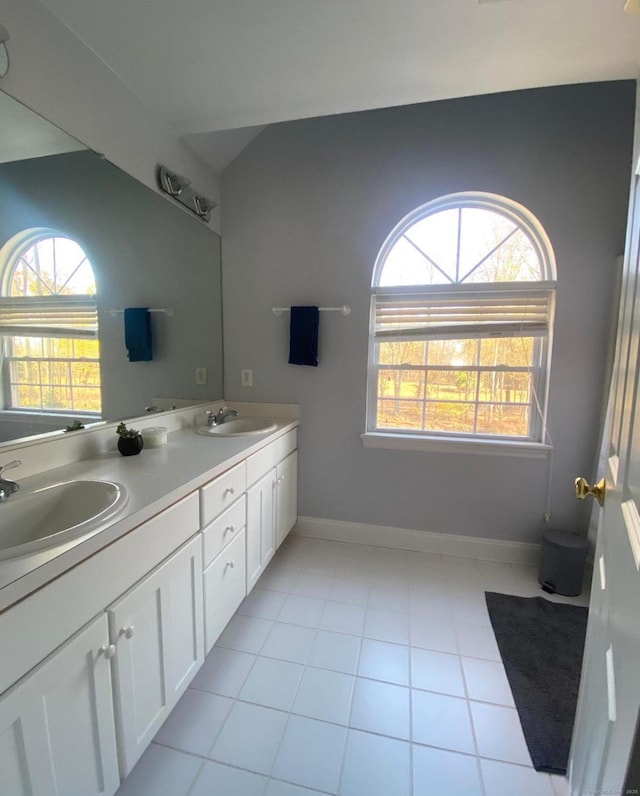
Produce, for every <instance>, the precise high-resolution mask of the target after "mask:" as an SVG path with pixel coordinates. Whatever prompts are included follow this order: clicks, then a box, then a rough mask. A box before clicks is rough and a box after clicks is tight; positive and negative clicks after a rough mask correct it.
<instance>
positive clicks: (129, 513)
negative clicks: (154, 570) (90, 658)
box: [0, 418, 298, 611]
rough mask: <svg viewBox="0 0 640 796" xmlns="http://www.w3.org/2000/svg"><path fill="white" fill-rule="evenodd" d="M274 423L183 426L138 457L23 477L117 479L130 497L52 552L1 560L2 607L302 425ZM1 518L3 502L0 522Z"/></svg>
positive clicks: (104, 457) (29, 485) (34, 484)
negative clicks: (222, 429)
mask: <svg viewBox="0 0 640 796" xmlns="http://www.w3.org/2000/svg"><path fill="white" fill-rule="evenodd" d="M273 422H275V423H276V430H275V431H273V432H271V433H270V434H266V435H264V436H259V437H258V436H244V437H207V436H203V435H199V434H196V432H195V430H194V429H191V428H189V429H182V430H180V431H174V432H173V433H170V434H169V435H168V442H167V445H166V446H165V447H162V448H151V449H144V450H143V451H142V453H140V454H139V455H137V456H121V455H120V454H119V453H118V452H117V451H113V452H109V453H104V454H101V455H98V456H95V457H93V458H90V459H82V460H80V461H77V462H74V463H72V464H68V465H65V466H64V467H58V468H55V469H52V470H48V471H46V472H44V473H40V474H39V475H34V476H31V477H30V478H25V479H24V480H22V481H20V486H21V490H22V491H23V492H30V491H32V490H34V489H39V488H41V487H43V486H48V485H50V484H55V483H59V482H61V481H73V480H76V479H98V480H108V481H115V482H117V483H118V484H121V485H122V486H124V487H125V489H126V490H127V494H128V500H127V502H126V504H125V505H124V506H123V508H122V509H121V510H120V512H119V513H118V514H117V515H116V516H115V517H113V518H112V519H111V520H110V521H109V522H108V523H107V524H105V526H103V527H102V528H97V529H95V530H92V531H91V532H89V533H88V534H85V535H84V536H82V537H80V538H78V539H73V540H71V541H68V542H66V543H65V544H63V545H60V546H58V547H56V548H55V549H54V550H43V551H39V552H37V553H33V554H30V555H27V556H23V557H21V558H16V559H9V560H7V561H0V611H3V610H5V609H6V608H7V607H9V606H10V605H12V604H13V603H15V602H17V601H18V600H21V599H23V598H24V597H26V596H27V595H28V594H30V593H31V592H33V591H35V590H36V589H38V588H40V587H41V586H43V585H44V584H45V583H48V582H49V581H50V580H52V579H53V578H56V577H58V576H59V575H60V574H62V573H63V572H66V571H67V570H69V569H71V568H72V567H73V566H75V565H76V564H78V563H79V562H80V561H84V560H85V559H86V558H88V557H89V556H91V555H93V554H94V553H96V552H97V551H98V550H101V549H102V548H103V547H106V546H107V545H108V544H111V543H112V542H113V541H115V540H116V539H119V538H120V537H121V536H124V534H126V533H129V531H131V530H133V529H134V528H136V527H137V526H138V525H140V524H142V523H143V522H145V521H146V520H148V519H150V518H151V517H153V516H154V515H155V514H158V513H159V512H160V511H163V510H164V509H166V508H167V507H168V506H170V505H172V504H173V503H176V502H177V501H178V500H180V499H181V498H183V497H186V496H187V495H189V494H190V493H191V492H193V491H194V490H196V489H198V488H199V487H201V486H203V485H204V484H206V483H207V482H209V481H211V479H213V478H215V477H216V476H218V475H220V474H221V473H223V472H224V471H225V470H228V469H229V468H230V467H233V466H234V465H235V464H238V463H239V462H241V461H242V460H243V459H245V458H246V457H247V456H250V455H251V454H252V453H255V452H256V451H258V450H260V449H261V448H263V447H265V445H268V444H269V443H271V442H273V440H275V439H277V438H278V437H280V436H282V435H283V434H286V433H287V432H288V431H291V430H292V429H293V428H295V427H296V426H297V425H298V421H297V420H292V419H276V418H273ZM10 499H11V498H10ZM1 520H2V506H0V523H1ZM0 528H1V525H0ZM0 534H1V530H0Z"/></svg>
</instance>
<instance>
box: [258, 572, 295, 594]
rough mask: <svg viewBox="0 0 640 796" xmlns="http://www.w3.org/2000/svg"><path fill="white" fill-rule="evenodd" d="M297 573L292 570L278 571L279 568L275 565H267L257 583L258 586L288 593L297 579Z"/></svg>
mask: <svg viewBox="0 0 640 796" xmlns="http://www.w3.org/2000/svg"><path fill="white" fill-rule="evenodd" d="M296 574H297V573H296ZM296 574H294V573H292V572H283V571H278V569H276V568H275V567H273V568H272V567H267V569H266V570H265V571H264V572H263V573H262V575H261V576H260V580H259V581H258V583H257V584H256V588H259V589H269V590H271V591H278V592H283V593H285V594H286V593H287V592H290V591H291V587H292V586H293V582H294V580H295V579H296Z"/></svg>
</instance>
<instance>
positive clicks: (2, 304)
mask: <svg viewBox="0 0 640 796" xmlns="http://www.w3.org/2000/svg"><path fill="white" fill-rule="evenodd" d="M0 334H2V335H17V336H19V337H48V336H54V337H97V336H98V311H97V307H96V298H95V296H91V295H85V296H60V295H51V296H31V297H23V296H6V297H0Z"/></svg>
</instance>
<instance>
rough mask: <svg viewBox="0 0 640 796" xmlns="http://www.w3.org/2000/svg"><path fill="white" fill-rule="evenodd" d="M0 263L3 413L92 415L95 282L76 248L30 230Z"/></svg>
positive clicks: (96, 402)
mask: <svg viewBox="0 0 640 796" xmlns="http://www.w3.org/2000/svg"><path fill="white" fill-rule="evenodd" d="M2 259H3V260H4V262H2V270H3V280H2V285H3V290H2V296H1V297H0V335H2V342H3V354H4V356H3V363H2V375H3V386H4V393H5V401H4V404H5V409H17V410H20V409H22V410H35V411H41V412H73V413H82V414H90V415H94V414H95V415H99V414H100V412H101V397H100V344H99V340H98V319H97V309H96V298H95V295H96V282H95V276H94V273H93V269H92V267H91V263H90V262H89V259H88V257H87V255H86V254H85V252H84V250H83V249H82V247H81V245H80V244H79V243H78V242H77V241H75V240H72V239H71V238H68V237H65V236H64V235H60V234H56V233H54V232H53V231H52V230H30V231H27V232H23V233H21V234H20V235H19V236H16V237H15V238H14V239H13V240H12V241H9V243H8V244H7V245H6V246H5V247H4V248H3V257H2Z"/></svg>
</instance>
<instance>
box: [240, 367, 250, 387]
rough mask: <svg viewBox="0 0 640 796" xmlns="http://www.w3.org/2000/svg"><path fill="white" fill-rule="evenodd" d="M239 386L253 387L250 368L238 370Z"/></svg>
mask: <svg viewBox="0 0 640 796" xmlns="http://www.w3.org/2000/svg"><path fill="white" fill-rule="evenodd" d="M240 386H241V387H253V371H252V370H249V369H247V370H241V371H240Z"/></svg>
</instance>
